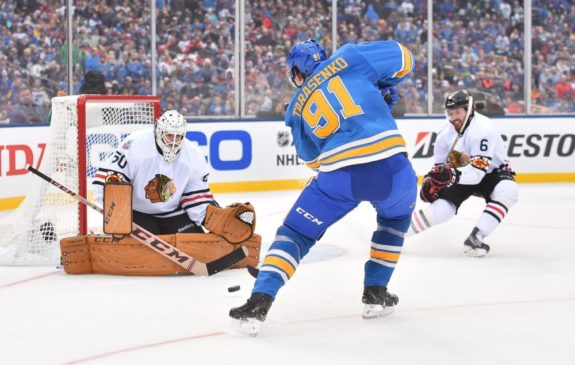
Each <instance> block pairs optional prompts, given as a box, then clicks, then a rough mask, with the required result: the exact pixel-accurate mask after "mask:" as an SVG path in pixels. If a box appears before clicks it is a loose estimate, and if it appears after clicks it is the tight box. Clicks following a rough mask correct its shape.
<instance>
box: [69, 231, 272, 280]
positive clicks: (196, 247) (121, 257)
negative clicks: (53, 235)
mask: <svg viewBox="0 0 575 365" xmlns="http://www.w3.org/2000/svg"><path fill="white" fill-rule="evenodd" d="M159 237H160V238H161V239H163V240H164V241H166V242H168V243H169V244H170V245H172V246H174V247H176V248H177V249H179V250H180V251H182V252H185V253H186V254H188V255H190V256H192V257H194V258H196V259H198V260H199V261H201V262H211V261H213V260H216V259H219V258H220V257H222V256H224V255H226V254H228V253H231V252H232V251H234V250H236V249H238V248H240V247H245V248H247V250H248V257H246V258H245V259H243V260H242V261H240V262H239V263H238V264H236V265H234V266H232V268H244V267H246V266H257V265H258V263H259V257H260V246H261V236H260V235H257V234H254V235H253V236H252V237H251V238H250V239H248V240H247V241H244V242H243V243H241V244H230V243H229V242H227V241H226V240H224V239H223V238H221V237H219V236H217V235H215V234H211V233H178V234H171V235H161V236H159ZM60 249H61V252H62V258H61V261H62V266H63V267H64V271H65V272H66V273H68V274H109V275H132V276H150V275H175V274H191V273H190V272H189V271H186V270H184V269H183V268H182V267H180V266H178V265H177V264H176V263H174V262H173V261H170V260H168V259H167V258H165V257H163V256H160V255H158V254H157V253H156V252H154V251H152V250H150V249H149V248H147V247H146V246H143V245H142V244H141V243H139V242H138V241H137V240H135V239H134V238H132V237H125V238H122V239H119V240H117V239H114V238H113V237H111V236H107V235H87V236H77V237H70V238H64V239H62V240H61V241H60Z"/></svg>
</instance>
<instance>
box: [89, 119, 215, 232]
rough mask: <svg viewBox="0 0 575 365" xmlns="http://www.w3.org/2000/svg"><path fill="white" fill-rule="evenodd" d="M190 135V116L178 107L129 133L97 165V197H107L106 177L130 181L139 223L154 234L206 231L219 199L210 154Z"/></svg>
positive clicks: (95, 181)
mask: <svg viewBox="0 0 575 365" xmlns="http://www.w3.org/2000/svg"><path fill="white" fill-rule="evenodd" d="M185 135H186V120H185V119H184V117H183V116H182V115H181V114H180V113H178V112H177V111H175V110H168V111H166V112H165V113H164V114H162V116H161V117H160V118H158V120H157V121H156V123H155V126H154V129H146V130H141V131H137V132H134V133H132V134H130V135H129V136H128V137H127V138H126V139H125V140H124V141H122V142H121V143H120V145H119V146H118V148H117V149H116V150H115V151H114V153H113V155H112V156H110V158H109V159H108V160H107V161H106V162H105V163H104V164H103V165H102V166H101V167H100V168H99V169H98V171H97V173H96V176H95V180H94V182H93V185H94V192H95V196H96V200H97V201H98V202H99V203H100V204H101V203H102V198H103V187H104V184H105V183H106V182H109V181H122V182H129V183H131V184H132V186H133V196H132V204H133V205H132V207H133V220H134V223H136V224H138V225H140V226H142V227H144V228H145V229H147V230H149V231H150V232H152V233H154V234H170V233H203V232H204V231H203V229H202V227H201V225H202V223H203V221H204V218H205V215H206V209H207V206H208V204H211V203H212V204H215V201H214V197H213V195H212V193H211V191H210V188H209V186H208V164H207V162H206V159H205V156H204V154H203V153H202V152H201V151H200V150H199V149H198V148H197V147H196V146H195V145H194V144H192V142H190V141H189V140H188V139H186V138H185Z"/></svg>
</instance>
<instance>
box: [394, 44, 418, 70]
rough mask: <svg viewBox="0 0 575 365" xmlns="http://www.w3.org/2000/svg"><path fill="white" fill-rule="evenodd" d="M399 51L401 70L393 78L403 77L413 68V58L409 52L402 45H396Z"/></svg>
mask: <svg viewBox="0 0 575 365" xmlns="http://www.w3.org/2000/svg"><path fill="white" fill-rule="evenodd" d="M398 45H399V49H400V50H401V54H402V57H401V59H402V65H401V69H400V70H399V71H397V72H396V73H395V75H393V77H404V76H405V75H407V74H408V73H409V72H410V71H411V69H412V68H413V58H412V55H411V52H410V51H409V50H408V49H407V48H405V47H404V46H403V45H402V44H400V43H398Z"/></svg>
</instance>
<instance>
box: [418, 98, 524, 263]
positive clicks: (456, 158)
mask: <svg viewBox="0 0 575 365" xmlns="http://www.w3.org/2000/svg"><path fill="white" fill-rule="evenodd" d="M445 109H446V115H447V119H448V120H449V122H450V123H449V124H448V125H447V126H446V127H444V128H443V129H442V130H441V131H440V132H439V135H438V136H437V139H436V141H435V150H434V157H435V167H434V168H433V169H432V170H431V171H430V172H429V173H428V174H427V175H426V176H425V179H424V181H423V186H422V188H421V191H420V197H421V199H422V200H423V201H426V202H430V203H431V205H430V206H428V207H427V208H425V209H419V210H416V211H414V212H413V214H412V219H411V226H410V229H409V232H408V235H411V234H416V233H420V232H422V231H424V230H426V229H428V228H430V227H431V226H434V225H436V224H440V223H444V222H446V221H448V220H449V219H451V218H453V216H455V214H456V213H457V209H458V208H459V206H460V205H461V203H463V202H464V201H465V200H467V198H469V197H470V196H471V195H475V196H479V197H483V198H484V199H485V201H486V206H485V209H484V210H483V213H482V214H481V217H480V218H479V220H478V221H477V223H476V224H475V227H474V228H473V230H472V232H471V234H470V235H469V237H467V239H466V240H465V242H464V248H465V250H464V253H466V254H467V255H469V256H476V257H479V256H484V255H485V254H487V253H488V252H489V245H487V244H485V243H484V242H483V239H484V238H485V237H487V236H488V235H490V234H491V233H492V232H493V231H494V230H495V228H497V226H498V225H499V223H501V221H502V220H503V218H505V216H506V215H507V212H508V211H509V209H510V208H511V207H512V206H513V205H514V204H515V203H516V202H517V196H518V192H519V189H518V186H517V183H516V182H515V179H514V178H513V175H514V174H515V173H514V172H513V171H512V170H511V168H510V167H509V164H508V161H507V153H506V151H505V145H504V142H503V139H502V137H501V135H500V134H499V132H498V131H497V129H496V128H495V126H494V124H493V123H492V122H491V120H490V119H489V118H487V117H486V116H484V115H481V114H479V113H478V112H476V111H475V110H474V106H473V97H472V96H471V95H470V94H469V93H468V92H467V91H466V90H459V91H455V92H453V93H450V94H449V95H448V96H447V99H446V102H445Z"/></svg>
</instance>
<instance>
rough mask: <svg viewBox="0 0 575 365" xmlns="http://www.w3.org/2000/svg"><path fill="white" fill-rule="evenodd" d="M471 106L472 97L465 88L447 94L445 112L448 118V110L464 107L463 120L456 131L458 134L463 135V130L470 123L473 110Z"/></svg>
mask: <svg viewBox="0 0 575 365" xmlns="http://www.w3.org/2000/svg"><path fill="white" fill-rule="evenodd" d="M473 106H474V105H473V97H472V96H471V94H470V93H469V92H468V91H467V90H457V91H454V92H452V93H449V94H447V98H446V99H445V114H446V115H447V118H448V119H449V115H448V111H449V110H453V109H457V108H463V109H465V119H464V120H463V123H462V124H461V127H460V128H459V130H458V131H457V133H459V135H463V132H465V130H466V129H467V127H468V126H469V123H471V119H473V115H474V113H473V111H474V110H475V108H474V107H473Z"/></svg>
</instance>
